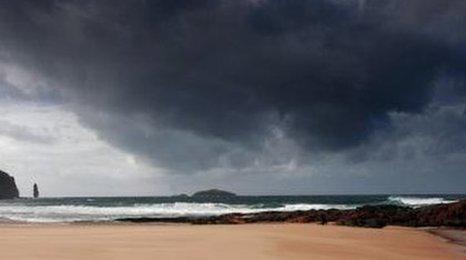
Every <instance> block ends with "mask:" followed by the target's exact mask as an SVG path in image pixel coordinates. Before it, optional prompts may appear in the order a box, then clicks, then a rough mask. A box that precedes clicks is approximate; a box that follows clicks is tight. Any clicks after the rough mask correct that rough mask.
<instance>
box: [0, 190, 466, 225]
mask: <svg viewBox="0 0 466 260" xmlns="http://www.w3.org/2000/svg"><path fill="white" fill-rule="evenodd" d="M465 197H466V196H463V195H444V196H440V195H435V196H427V195H422V196H384V195H366V196H239V197H237V198H232V199H227V200H216V201H199V200H193V199H191V198H183V199H180V198H177V197H122V198H116V197H115V198H43V199H16V200H8V201H2V202H0V219H2V220H3V221H25V222H75V221H112V220H115V219H119V218H139V217H140V218H143V217H150V218H172V217H183V216H188V217H196V216H214V215H221V214H227V213H255V212H264V211H296V210H310V209H354V208H357V207H360V206H363V205H380V204H393V205H402V206H409V207H420V206H425V205H432V204H441V203H452V202H455V201H458V199H461V198H465Z"/></svg>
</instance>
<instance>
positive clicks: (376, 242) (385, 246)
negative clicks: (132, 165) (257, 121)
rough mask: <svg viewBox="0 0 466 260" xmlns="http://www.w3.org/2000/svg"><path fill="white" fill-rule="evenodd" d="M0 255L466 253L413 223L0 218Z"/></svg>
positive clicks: (420, 255) (230, 256)
mask: <svg viewBox="0 0 466 260" xmlns="http://www.w3.org/2000/svg"><path fill="white" fill-rule="evenodd" d="M0 234H1V236H0V252H2V257H1V258H2V259H18V260H26V259H28V260H33V259H34V260H41V259H47V260H53V259H60V260H63V259H67V260H74V259H76V260H83V259H86V260H88V259H104V260H105V259H112V260H116V259H132V260H138V259H256V260H257V259H466V255H465V254H464V248H462V247H460V246H459V245H455V244H452V243H448V242H447V241H446V240H445V239H442V238H440V237H438V236H435V235H433V234H430V233H428V232H425V231H423V230H419V229H413V228H402V227H387V228H384V229H366V228H351V227H341V226H334V225H327V226H320V225H316V224H248V225H160V224H158V225H154V224H136V225H135V224H123V225H112V224H98V225H83V224H46V225H19V224H2V225H0Z"/></svg>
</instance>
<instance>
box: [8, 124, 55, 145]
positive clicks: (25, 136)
mask: <svg viewBox="0 0 466 260" xmlns="http://www.w3.org/2000/svg"><path fill="white" fill-rule="evenodd" d="M0 135H3V136H7V137H10V138H13V139H15V140H17V141H21V142H29V143H38V144H50V143H53V142H54V141H55V139H54V138H53V137H52V136H49V135H42V134H37V133H34V130H33V129H31V128H29V127H26V126H20V125H16V124H12V123H10V122H8V121H5V120H0Z"/></svg>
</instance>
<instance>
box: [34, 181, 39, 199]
mask: <svg viewBox="0 0 466 260" xmlns="http://www.w3.org/2000/svg"><path fill="white" fill-rule="evenodd" d="M33 190H34V191H33V196H34V198H39V187H38V186H37V183H34V186H33Z"/></svg>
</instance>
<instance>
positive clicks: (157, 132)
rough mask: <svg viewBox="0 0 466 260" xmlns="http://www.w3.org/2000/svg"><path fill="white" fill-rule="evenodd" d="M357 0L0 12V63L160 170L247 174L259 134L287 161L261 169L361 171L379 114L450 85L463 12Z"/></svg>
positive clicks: (78, 4)
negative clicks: (342, 160)
mask: <svg viewBox="0 0 466 260" xmlns="http://www.w3.org/2000/svg"><path fill="white" fill-rule="evenodd" d="M358 3H359V1H349V2H346V3H342V2H341V1H324V0H322V1H259V2H253V1H99V2H97V1H40V2H37V1H15V2H14V3H11V2H10V3H8V2H2V3H1V4H0V5H1V7H2V8H1V11H0V33H1V35H2V42H1V43H0V45H1V47H0V57H1V58H2V59H4V60H9V61H11V60H14V61H15V62H17V63H18V64H20V65H21V66H25V67H26V68H30V69H34V70H35V71H38V72H40V73H41V74H42V75H44V76H45V77H47V78H50V79H51V80H53V81H54V84H52V85H53V87H55V88H58V89H60V91H63V93H64V94H63V95H64V96H65V98H66V99H67V100H69V101H70V102H71V103H73V107H74V108H75V109H74V111H75V112H76V113H77V114H78V115H79V116H80V118H81V122H83V123H84V124H86V125H88V126H89V127H91V128H93V129H96V130H97V131H98V132H99V135H100V136H101V138H103V139H105V140H107V141H109V142H110V143H112V144H114V145H116V146H118V147H121V148H123V149H126V150H129V151H131V152H133V153H136V154H139V155H141V156H142V157H144V158H146V159H147V160H149V161H152V162H154V163H156V164H157V165H163V166H164V167H167V168H169V169H175V168H178V170H180V171H185V172H189V171H196V170H207V169H211V168H216V167H222V166H225V165H229V166H231V167H233V168H235V167H236V168H245V167H247V166H249V165H253V164H254V163H256V162H257V160H261V159H260V158H261V157H267V154H268V153H269V151H270V149H269V150H267V142H268V141H270V140H271V139H273V138H274V132H273V129H279V131H281V132H283V136H284V137H283V138H284V139H289V140H290V143H293V145H290V147H289V148H288V149H289V150H286V149H284V150H283V151H284V152H283V153H282V154H284V155H290V154H291V155H292V156H290V157H286V156H284V158H285V159H283V160H280V159H271V160H270V161H269V162H268V164H271V165H283V164H286V162H288V161H291V160H292V159H293V158H297V160H298V164H300V163H304V164H305V163H306V160H307V159H306V158H307V157H308V156H309V154H312V155H313V154H319V153H322V154H332V153H344V152H345V151H351V150H352V149H362V150H363V151H362V150H361V151H362V152H361V153H360V154H361V155H360V156H359V158H360V159H359V160H363V159H364V158H366V157H365V156H363V154H364V153H367V151H370V148H368V147H369V146H370V142H371V140H372V139H371V138H372V136H374V135H379V134H380V133H383V132H384V131H389V132H390V131H393V127H396V126H393V123H397V122H393V118H392V117H391V116H390V115H391V114H393V113H400V114H406V115H409V116H413V115H414V116H415V115H422V114H423V113H424V110H425V109H426V108H428V107H429V105H430V104H431V103H432V100H433V98H434V95H435V84H436V82H437V81H438V80H439V78H441V77H442V76H443V75H448V77H449V78H450V79H451V80H453V81H460V79H461V78H462V77H463V76H464V71H465V66H466V62H465V60H466V53H465V50H464V47H462V45H461V44H460V43H462V42H463V40H464V39H465V37H464V28H463V27H464V26H463V25H462V23H461V22H460V21H461V19H462V18H461V17H465V16H466V6H465V4H464V2H463V1H454V0H452V1H443V0H441V1H435V0H430V1H424V0H423V1H409V2H406V1H366V2H365V5H364V6H360V5H358ZM446 32H447V33H446ZM459 89H460V90H462V89H464V85H461V86H460V87H459ZM455 93H457V94H458V95H460V96H464V94H465V92H464V91H456V92H455ZM447 96H451V95H450V94H447ZM446 100H447V99H446ZM99 111H100V112H101V114H99ZM427 113H428V112H427ZM445 116H446V115H445ZM442 118H443V116H442ZM435 120H436V119H435ZM439 120H441V119H439ZM445 120H447V121H449V120H450V119H448V118H447V119H445ZM452 120H455V118H453V119H452ZM449 122H450V121H449ZM406 127H411V126H406ZM412 127H413V128H412V129H411V130H410V131H413V132H417V130H420V129H416V128H415V126H412ZM452 127H454V128H455V127H457V128H459V129H464V125H463V124H459V125H457V126H452ZM456 130H457V129H456V128H455V129H454V131H456ZM452 131H453V130H452ZM421 133H422V131H421ZM432 135H433V136H434V137H433V138H434V139H435V138H437V133H432ZM458 138H462V136H458ZM439 140H440V139H439ZM446 143H447V141H445V149H447V147H450V148H451V149H460V150H461V149H462V148H461V147H452V146H448V145H447V144H446ZM361 147H362V148H361ZM276 149H279V148H276ZM364 149H367V150H364ZM386 149H388V150H385V152H384V151H382V150H381V151H380V157H381V158H385V159H389V157H390V156H393V154H394V153H395V150H393V149H394V148H393V147H391V146H389V145H387V146H386ZM277 154H280V152H278V153H277ZM355 154H356V153H355ZM274 156H275V157H276V158H278V157H280V156H277V155H273V156H272V155H270V156H268V157H274ZM355 156H356V155H355ZM291 157H292V158H291ZM356 157H358V156H356ZM263 161H267V160H265V159H264V160H263Z"/></svg>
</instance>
